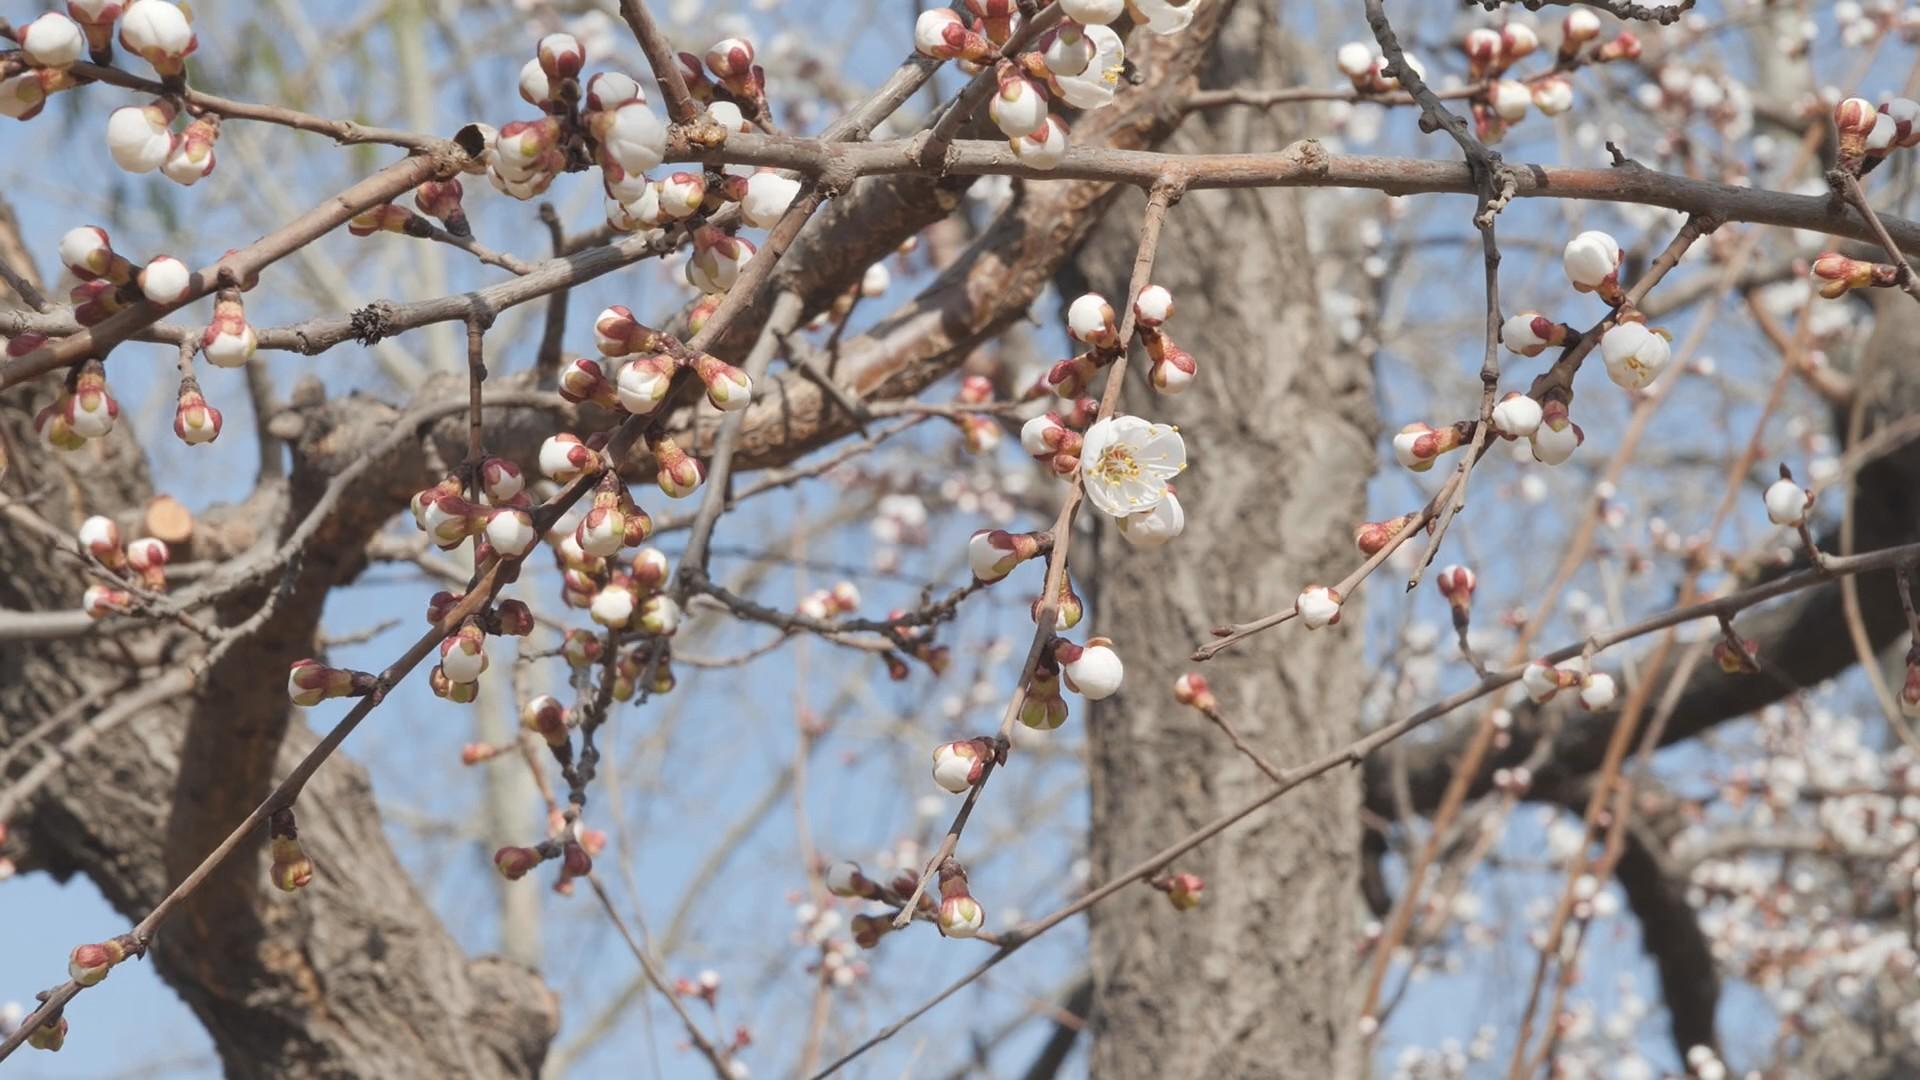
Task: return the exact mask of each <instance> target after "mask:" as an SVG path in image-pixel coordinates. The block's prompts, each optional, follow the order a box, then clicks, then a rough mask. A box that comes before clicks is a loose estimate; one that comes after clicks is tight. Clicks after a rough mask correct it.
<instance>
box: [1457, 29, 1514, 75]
mask: <svg viewBox="0 0 1920 1080" xmlns="http://www.w3.org/2000/svg"><path fill="white" fill-rule="evenodd" d="M1460 51H1461V52H1464V53H1466V54H1467V71H1468V74H1470V75H1471V76H1472V77H1473V78H1476V79H1478V78H1481V77H1483V76H1485V75H1486V74H1487V73H1488V72H1489V71H1498V70H1500V68H1501V67H1503V66H1504V65H1503V64H1502V63H1501V55H1500V32H1499V31H1497V30H1489V29H1488V28H1486V27H1484V26H1478V27H1475V28H1473V29H1472V30H1469V31H1467V36H1466V37H1465V39H1463V40H1462V41H1461V43H1460Z"/></svg>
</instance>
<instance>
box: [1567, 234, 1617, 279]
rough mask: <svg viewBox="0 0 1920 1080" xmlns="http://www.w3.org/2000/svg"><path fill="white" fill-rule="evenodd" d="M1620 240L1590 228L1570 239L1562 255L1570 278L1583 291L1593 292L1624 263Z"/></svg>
mask: <svg viewBox="0 0 1920 1080" xmlns="http://www.w3.org/2000/svg"><path fill="white" fill-rule="evenodd" d="M1620 257H1621V256H1620V242H1619V241H1618V240H1615V239H1614V238H1613V237H1611V236H1609V235H1607V234H1606V233H1603V232H1601V231H1599V230H1598V229H1589V230H1588V231H1586V232H1583V233H1581V234H1580V235H1579V236H1576V237H1574V238H1573V239H1571V240H1569V241H1567V248H1566V251H1564V252H1563V253H1562V254H1561V256H1560V263H1561V265H1562V266H1563V267H1565V268H1566V271H1567V280H1568V281H1571V282H1573V287H1574V288H1576V289H1578V290H1580V291H1581V292H1592V291H1593V290H1594V289H1597V288H1599V287H1600V283H1601V282H1602V281H1605V280H1606V278H1607V275H1608V274H1611V273H1613V272H1614V271H1615V270H1617V269H1619V267H1620Z"/></svg>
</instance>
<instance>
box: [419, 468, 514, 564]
mask: <svg viewBox="0 0 1920 1080" xmlns="http://www.w3.org/2000/svg"><path fill="white" fill-rule="evenodd" d="M480 474H481V476H482V477H483V478H484V477H487V476H492V477H494V478H496V480H495V482H494V483H493V484H492V485H491V486H488V485H487V484H486V483H485V482H484V480H483V484H482V487H481V491H480V494H481V497H482V498H483V499H484V500H485V501H484V502H474V501H472V500H470V499H468V498H466V497H465V496H464V495H462V494H461V492H462V491H464V490H465V485H464V484H463V483H462V482H461V480H460V478H459V477H458V476H449V477H447V478H446V479H444V480H441V481H440V482H439V483H438V484H435V485H434V486H432V487H430V488H427V489H425V490H423V491H420V492H417V493H416V494H415V495H414V496H413V499H412V500H411V502H410V503H409V506H410V508H411V509H412V511H413V521H414V524H415V525H417V526H419V528H420V530H421V531H422V532H424V533H426V534H427V538H428V539H430V540H432V541H433V543H434V544H435V546H437V547H439V548H440V549H441V550H443V551H451V550H452V549H454V548H456V547H459V546H460V545H461V544H462V543H464V542H465V541H466V540H467V539H469V538H478V539H479V540H480V541H481V542H480V543H479V544H478V545H477V546H476V550H475V556H476V558H477V559H478V561H479V562H481V563H485V562H486V561H487V558H488V557H489V556H491V555H495V554H497V555H501V556H505V557H509V558H512V557H518V556H522V555H525V554H526V553H527V552H528V551H530V550H532V548H533V545H534V544H535V543H536V542H538V540H539V534H537V533H536V532H535V531H534V527H533V513H532V509H533V500H532V497H531V496H530V495H529V494H528V493H527V492H526V490H525V484H524V481H523V480H522V478H521V476H520V471H519V469H518V468H517V467H516V466H514V465H513V463H511V462H508V461H505V460H504V459H501V458H489V459H487V461H485V462H483V463H482V464H481V466H480ZM509 490H511V491H512V494H511V495H508V494H506V492H507V491H509Z"/></svg>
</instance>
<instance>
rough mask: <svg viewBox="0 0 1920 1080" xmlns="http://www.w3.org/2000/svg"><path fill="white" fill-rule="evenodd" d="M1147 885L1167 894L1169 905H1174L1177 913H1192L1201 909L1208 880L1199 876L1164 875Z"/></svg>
mask: <svg viewBox="0 0 1920 1080" xmlns="http://www.w3.org/2000/svg"><path fill="white" fill-rule="evenodd" d="M1147 884H1148V885H1151V886H1153V888H1154V889H1155V890H1157V891H1159V892H1163V893H1165V894H1167V903H1169V904H1172V905H1173V910H1175V911H1192V910H1193V909H1194V908H1197V907H1199V906H1200V897H1201V894H1203V893H1204V892H1206V888H1207V882H1206V879H1205V878H1202V877H1201V876H1200V875H1199V874H1162V875H1160V876H1159V877H1156V878H1153V879H1151V880H1149V881H1148V882H1147Z"/></svg>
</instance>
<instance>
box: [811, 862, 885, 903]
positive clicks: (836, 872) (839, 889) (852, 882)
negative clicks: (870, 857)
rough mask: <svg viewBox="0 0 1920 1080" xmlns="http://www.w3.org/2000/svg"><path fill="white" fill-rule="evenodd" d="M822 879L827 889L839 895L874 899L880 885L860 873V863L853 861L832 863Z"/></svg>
mask: <svg viewBox="0 0 1920 1080" xmlns="http://www.w3.org/2000/svg"><path fill="white" fill-rule="evenodd" d="M823 880H824V882H825V884H826V887H827V891H828V892H830V893H832V894H833V895H835V896H839V897H846V898H849V899H851V898H854V897H860V898H865V899H874V898H876V897H877V896H878V895H879V893H880V886H879V885H876V884H875V883H873V882H872V881H870V880H868V879H867V877H866V876H865V875H864V874H862V873H860V864H859V863H855V862H846V861H844V860H843V861H841V862H837V863H834V864H833V865H832V866H829V867H827V872H826V874H824V875H823Z"/></svg>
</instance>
